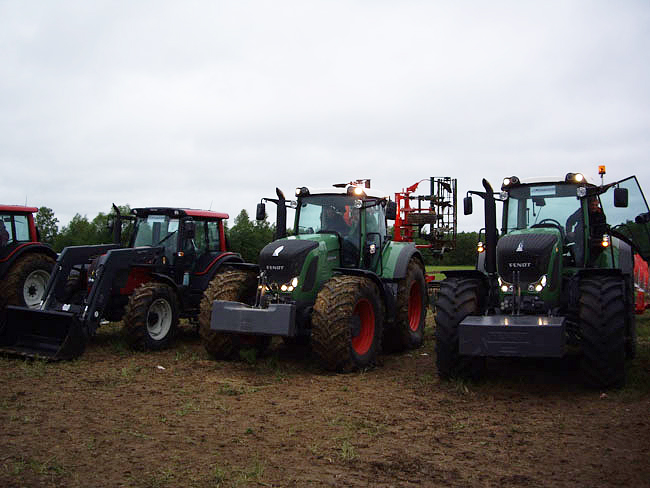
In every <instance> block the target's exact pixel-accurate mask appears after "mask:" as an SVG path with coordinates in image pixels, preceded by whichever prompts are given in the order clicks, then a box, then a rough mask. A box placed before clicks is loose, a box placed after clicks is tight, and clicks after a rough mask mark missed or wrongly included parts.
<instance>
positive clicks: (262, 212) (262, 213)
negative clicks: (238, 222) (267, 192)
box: [255, 203, 266, 220]
mask: <svg viewBox="0 0 650 488" xmlns="http://www.w3.org/2000/svg"><path fill="white" fill-rule="evenodd" d="M265 218H266V205H264V203H258V204H257V210H256V212H255V219H256V220H264V219H265Z"/></svg>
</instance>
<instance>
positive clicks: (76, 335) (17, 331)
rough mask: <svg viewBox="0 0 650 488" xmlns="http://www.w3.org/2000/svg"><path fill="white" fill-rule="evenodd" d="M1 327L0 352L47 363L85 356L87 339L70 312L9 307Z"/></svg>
mask: <svg viewBox="0 0 650 488" xmlns="http://www.w3.org/2000/svg"><path fill="white" fill-rule="evenodd" d="M4 313H5V316H4V317H3V321H2V323H3V325H1V326H0V353H3V354H9V355H12V356H13V355H17V356H26V357H31V358H36V359H45V360H48V361H58V360H60V359H74V358H76V357H79V356H81V355H82V354H83V352H84V349H85V348H86V337H85V335H84V333H83V331H82V329H81V325H80V324H79V321H78V320H77V318H76V316H75V315H74V314H72V313H69V312H56V311H43V310H34V309H30V308H26V307H14V306H8V307H7V308H6V309H5V312H4Z"/></svg>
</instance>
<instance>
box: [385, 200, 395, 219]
mask: <svg viewBox="0 0 650 488" xmlns="http://www.w3.org/2000/svg"><path fill="white" fill-rule="evenodd" d="M396 217H397V203H395V202H393V201H392V200H389V201H388V202H387V203H386V218H387V219H388V220H395V218H396Z"/></svg>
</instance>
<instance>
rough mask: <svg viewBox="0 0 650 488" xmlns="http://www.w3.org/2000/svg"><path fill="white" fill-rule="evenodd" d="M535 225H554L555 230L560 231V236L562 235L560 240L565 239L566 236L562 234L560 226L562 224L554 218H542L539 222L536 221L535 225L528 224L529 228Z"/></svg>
mask: <svg viewBox="0 0 650 488" xmlns="http://www.w3.org/2000/svg"><path fill="white" fill-rule="evenodd" d="M535 227H555V228H556V229H557V230H559V231H560V236H562V242H564V241H566V236H565V234H564V227H562V224H560V223H559V222H558V221H557V220H555V219H542V220H540V221H539V222H537V223H536V224H535V225H531V226H530V228H531V229H533V228H535Z"/></svg>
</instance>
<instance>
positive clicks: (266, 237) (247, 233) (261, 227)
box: [227, 210, 273, 263]
mask: <svg viewBox="0 0 650 488" xmlns="http://www.w3.org/2000/svg"><path fill="white" fill-rule="evenodd" d="M227 231H228V245H229V246H230V249H229V250H230V251H233V252H237V253H239V254H241V256H242V258H244V261H246V262H249V263H256V262H257V258H258V256H259V254H260V251H261V250H262V248H263V247H264V246H265V245H267V244H268V243H269V242H271V241H272V240H273V226H271V224H269V223H268V221H267V220H266V219H265V220H262V221H255V222H253V221H251V220H250V219H249V217H248V212H246V210H242V211H241V212H239V215H238V216H237V217H235V225H233V227H232V228H231V229H227Z"/></svg>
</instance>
